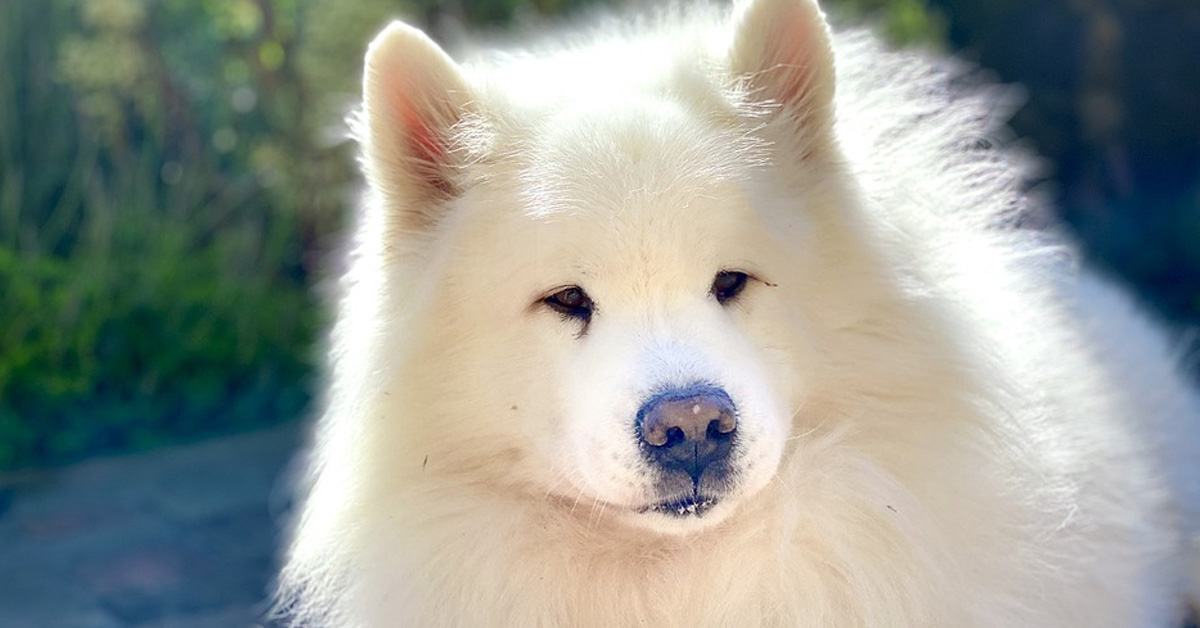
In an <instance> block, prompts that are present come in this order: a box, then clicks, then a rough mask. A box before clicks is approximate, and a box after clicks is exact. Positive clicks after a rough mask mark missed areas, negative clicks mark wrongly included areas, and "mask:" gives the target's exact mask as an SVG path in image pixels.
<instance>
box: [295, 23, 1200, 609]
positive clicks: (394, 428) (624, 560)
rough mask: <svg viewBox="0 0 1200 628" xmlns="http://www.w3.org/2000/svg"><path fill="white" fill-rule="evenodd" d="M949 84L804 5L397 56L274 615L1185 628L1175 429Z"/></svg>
mask: <svg viewBox="0 0 1200 628" xmlns="http://www.w3.org/2000/svg"><path fill="white" fill-rule="evenodd" d="M943 66H944V64H943ZM938 67H940V66H938V65H937V64H934V63H932V62H930V61H929V60H926V59H923V58H920V57H918V56H915V55H901V54H896V53H888V52H885V51H883V50H882V49H881V48H880V47H879V46H878V45H877V44H875V43H874V42H873V41H872V40H871V39H870V37H868V36H864V35H861V34H858V35H855V34H851V35H837V36H831V34H830V33H829V31H828V28H827V27H826V25H825V22H824V20H823V19H822V16H821V13H820V11H819V10H818V8H817V6H816V5H815V4H814V2H813V1H812V0H751V1H749V2H746V3H744V4H742V5H740V6H738V7H737V8H736V9H735V10H734V11H733V15H732V16H729V15H725V14H724V13H723V12H722V11H720V10H719V9H711V8H690V9H689V8H676V9H672V10H671V11H668V12H667V14H664V15H660V16H658V17H656V18H653V19H645V20H642V21H641V22H639V23H637V24H630V25H626V26H620V27H612V28H607V29H601V30H600V32H597V33H592V34H590V35H586V36H583V37H581V38H580V39H578V40H571V41H558V42H556V43H554V44H552V45H548V46H547V47H546V49H544V50H534V51H532V52H529V53H507V54H498V53H497V54H493V55H491V56H488V57H485V58H483V59H479V60H476V61H474V62H468V63H463V64H459V63H456V62H455V61H452V60H451V59H450V57H448V56H447V55H446V54H445V53H444V52H442V50H441V49H439V48H438V46H437V45H435V44H434V43H433V42H432V41H430V40H429V39H428V38H427V37H426V36H425V35H423V34H422V33H421V32H419V31H417V30H415V29H413V28H411V27H408V26H405V25H403V24H393V25H392V26H390V27H389V28H387V29H386V30H385V31H384V32H383V33H382V34H381V35H379V37H378V38H377V39H376V40H375V42H374V43H373V44H372V45H371V47H370V51H369V52H368V54H367V68H366V81H365V83H366V85H365V94H364V106H363V114H362V118H361V122H362V125H361V133H360V135H361V137H360V139H361V140H362V144H363V150H364V158H363V164H364V167H365V170H366V175H367V179H368V180H369V182H370V190H371V195H370V200H369V202H368V203H367V207H366V211H365V213H364V215H363V217H362V219H361V224H360V226H359V230H358V238H357V242H356V249H355V253H354V257H353V261H352V265H351V268H350V271H349V274H348V278H347V281H346V284H345V292H344V296H343V298H342V300H341V303H340V314H339V319H338V323H337V326H336V328H335V330H334V334H333V339H332V370H331V372H330V374H329V378H330V384H331V386H330V390H329V393H328V397H327V399H326V404H327V409H326V412H325V415H324V417H323V419H322V420H321V423H320V425H319V427H318V430H317V432H316V434H315V443H314V451H313V462H312V468H311V474H310V477H309V479H308V483H307V485H306V490H307V493H306V497H305V501H304V503H303V506H302V511H301V513H300V516H299V519H298V522H297V526H296V529H295V533H294V539H293V541H292V545H291V548H290V551H289V554H288V557H287V564H286V566H285V568H284V572H283V575H282V592H281V600H282V601H281V606H282V607H283V609H284V610H285V612H286V613H288V614H289V615H290V616H291V617H292V619H293V621H294V622H295V623H296V624H298V625H303V626H341V627H355V628H381V627H385V626H386V627H423V628H427V627H442V626H444V627H459V628H479V627H488V626H504V627H542V628H553V627H578V628H585V627H595V628H621V627H626V626H649V627H655V628H668V627H685V626H686V627H696V626H701V627H727V626H728V627H760V626H774V627H789V628H791V627H818V626H829V627H837V628H850V627H856V626H857V627H868V626H869V627H872V628H878V627H881V626H907V627H914V628H927V627H946V628H950V627H954V628H964V627H985V626H988V627H999V626H1004V627H1009V628H1031V627H1047V628H1050V627H1053V628H1070V627H1079V628H1098V627H1105V626H1111V627H1123V628H1133V627H1139V628H1144V627H1156V628H1175V627H1176V626H1177V625H1178V623H1179V622H1181V621H1182V618H1183V617H1184V613H1185V609H1186V605H1187V601H1186V600H1187V598H1188V595H1189V594H1192V595H1193V596H1194V594H1197V593H1200V587H1198V586H1197V581H1196V577H1197V576H1200V573H1198V572H1197V565H1200V562H1198V561H1197V559H1196V558H1195V556H1196V552H1195V550H1196V545H1197V538H1198V537H1197V536H1196V528H1195V527H1194V526H1193V524H1195V523H1197V521H1198V520H1200V516H1198V515H1200V468H1198V466H1197V460H1198V459H1200V456H1198V455H1197V453H1198V452H1200V449H1198V448H1200V438H1198V437H1197V436H1198V433H1200V404H1198V403H1197V400H1196V398H1195V397H1194V396H1193V394H1192V393H1191V392H1190V391H1189V390H1188V389H1187V388H1186V386H1185V385H1184V382H1183V380H1182V378H1181V377H1180V376H1179V375H1178V373H1177V372H1176V367H1175V365H1174V363H1173V355H1172V350H1171V349H1170V347H1169V346H1168V344H1167V342H1166V340H1164V339H1163V338H1162V337H1160V336H1159V335H1158V334H1157V333H1156V332H1155V331H1154V330H1153V329H1151V328H1150V327H1149V326H1148V325H1147V324H1146V323H1144V322H1143V321H1142V319H1140V318H1139V317H1138V316H1137V315H1136V313H1134V311H1133V309H1132V306H1131V305H1130V303H1129V302H1128V301H1127V299H1126V298H1124V297H1123V296H1122V295H1120V294H1118V293H1117V292H1116V291H1114V290H1113V289H1112V288H1111V287H1109V286H1107V285H1106V284H1104V283H1102V282H1099V281H1096V280H1094V279H1091V278H1088V277H1082V278H1080V277H1076V276H1074V274H1073V273H1072V272H1071V270H1070V268H1068V267H1067V264H1065V263H1063V262H1062V259H1061V258H1062V257H1063V256H1062V255H1061V254H1060V253H1061V249H1058V248H1056V247H1053V246H1051V245H1050V244H1048V243H1047V242H1046V240H1047V238H1046V237H1045V236H1044V235H1043V236H1037V237H1035V236H1034V235H1031V234H1030V233H1028V232H1023V231H1021V230H1019V229H1016V228H1012V227H1009V226H1006V225H1009V224H1011V223H1012V217H1013V215H1015V214H1018V213H1020V212H1021V211H1022V210H1023V207H1024V206H1025V205H1027V204H1028V201H1027V200H1026V199H1025V198H1023V197H1022V193H1021V188H1022V180H1023V178H1024V177H1025V175H1026V172H1027V168H1026V164H1025V162H1024V161H1022V159H1020V158H1019V157H1018V156H1015V155H1013V154H1012V153H1011V152H1010V151H1006V150H999V149H994V148H990V147H989V144H990V142H989V141H988V138H990V137H993V136H994V135H995V133H996V130H995V128H994V125H995V122H994V121H993V120H992V119H991V118H994V117H995V116H994V115H993V112H994V111H995V110H996V107H995V106H994V102H991V101H992V100H993V99H994V97H995V95H996V92H995V91H994V90H987V89H983V90H978V89H977V90H973V91H968V92H966V93H964V92H963V91H962V90H955V89H951V88H950V83H951V80H952V79H953V78H955V77H954V76H952V75H948V74H947V73H946V72H945V71H942V70H939V69H937V68H938ZM835 77H836V78H835Z"/></svg>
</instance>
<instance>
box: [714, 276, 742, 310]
mask: <svg viewBox="0 0 1200 628" xmlns="http://www.w3.org/2000/svg"><path fill="white" fill-rule="evenodd" d="M749 278H750V277H749V275H747V274H746V273H742V272H738V271H736V270H723V271H721V272H719V273H717V276H716V277H714V278H713V283H712V295H713V296H714V297H716V298H717V303H720V304H721V305H725V304H726V303H728V302H729V301H731V300H733V299H736V298H737V296H738V295H739V294H741V293H742V290H745V289H746V280H747V279H749Z"/></svg>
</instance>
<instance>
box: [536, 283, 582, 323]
mask: <svg viewBox="0 0 1200 628" xmlns="http://www.w3.org/2000/svg"><path fill="white" fill-rule="evenodd" d="M542 303H545V304H546V305H549V306H550V307H551V308H552V309H554V311H556V312H558V313H560V314H562V315H564V316H570V317H571V318H578V319H579V320H582V321H585V322H586V321H589V320H591V318H592V310H593V309H595V306H593V305H592V300H591V298H589V297H588V295H587V293H586V292H584V291H583V288H580V287H579V286H567V287H566V288H563V289H561V290H559V291H558V292H555V293H554V294H551V295H550V296H548V297H546V298H544V299H542Z"/></svg>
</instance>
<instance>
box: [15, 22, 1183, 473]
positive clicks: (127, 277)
mask: <svg viewBox="0 0 1200 628" xmlns="http://www.w3.org/2000/svg"><path fill="white" fill-rule="evenodd" d="M598 1H599V0H594V2H598ZM594 2H589V0H535V1H532V2H530V1H527V0H480V1H478V2H468V1H466V0H462V1H461V2H441V1H438V0H4V1H3V2H0V55H2V57H0V58H3V59H4V70H3V71H0V470H3V469H5V468H15V467H23V466H31V465H43V464H57V463H61V462H65V461H69V460H71V459H75V458H78V457H80V456H83V455H87V454H91V453H94V452H98V451H109V450H116V449H128V448H142V447H149V446H153V445H157V444H160V443H163V442H167V441H169V440H177V439H184V438H193V437H197V436H201V435H206V434H212V433H218V432H225V431H233V430H242V429H247V428H251V427H255V426H260V425H265V424H269V423H272V422H278V421H285V420H290V419H293V418H295V417H297V416H300V415H302V414H303V413H304V412H305V411H306V408H307V407H308V402H309V400H310V398H311V395H312V389H311V385H312V382H313V373H312V369H313V366H314V363H315V352H316V350H315V349H314V346H315V341H316V339H317V338H319V331H318V330H319V329H320V327H321V325H322V324H323V323H324V320H323V318H324V312H323V310H322V308H321V307H320V305H319V304H318V303H317V301H316V299H315V296H314V295H315V293H316V291H315V290H314V284H315V283H316V282H317V281H318V280H319V279H320V278H321V277H323V276H324V275H325V274H326V273H325V271H324V269H323V267H322V264H323V263H325V261H324V260H327V259H329V255H328V252H329V251H330V250H331V248H332V243H333V242H334V241H335V240H336V236H337V234H338V233H339V229H340V226H341V225H342V224H343V221H344V219H345V217H346V214H347V204H348V203H349V202H350V201H352V200H353V196H354V194H353V193H354V186H355V183H354V181H355V179H354V172H353V147H352V146H350V145H349V144H348V143H347V142H346V141H345V130H344V127H343V125H342V124H341V119H342V117H343V115H344V114H345V113H346V112H347V111H348V110H349V108H350V107H351V106H352V105H353V102H354V98H355V97H356V96H355V92H356V89H357V84H358V79H359V70H360V67H361V57H362V52H363V47H364V45H365V42H366V41H367V40H368V38H369V37H370V35H371V34H373V33H374V32H375V31H376V30H378V28H379V27H380V26H381V25H382V24H383V23H384V22H385V21H386V19H388V18H391V17H396V16H403V17H406V18H408V19H410V20H412V21H415V22H418V23H421V24H423V25H425V26H426V27H427V28H429V29H430V30H431V32H433V33H434V34H435V35H437V36H440V37H443V38H446V39H452V38H453V37H454V35H455V33H457V32H459V31H460V30H461V27H462V26H464V25H465V26H466V27H480V26H487V27H495V26H500V25H504V24H508V23H510V22H513V21H517V22H526V23H528V22H533V21H535V20H537V19H539V16H542V15H555V14H561V13H572V12H578V11H581V10H587V9H588V7H587V5H589V4H593V3H594ZM826 4H827V5H830V7H831V9H832V10H833V11H834V12H835V13H836V14H838V15H840V16H842V17H843V18H844V19H859V18H863V17H867V18H869V19H874V20H876V21H878V22H880V23H881V25H882V27H883V28H884V30H885V31H886V32H887V33H888V34H889V35H890V36H891V37H892V38H893V40H895V41H897V42H920V43H922V44H924V45H934V46H948V47H954V48H956V49H960V50H961V51H963V52H964V53H965V54H967V55H968V56H971V57H973V58H975V59H977V60H979V61H980V62H982V63H983V64H985V65H986V66H988V67H991V68H995V69H996V71H997V72H998V74H999V76H1000V77H1001V78H1004V79H1006V80H1009V81H1019V82H1024V83H1026V84H1028V85H1029V94H1030V99H1029V105H1028V106H1027V107H1025V108H1024V109H1023V110H1022V111H1021V113H1020V114H1019V115H1018V117H1017V119H1016V121H1015V123H1014V124H1015V125H1016V126H1017V130H1018V131H1019V132H1020V133H1022V134H1026V135H1031V136H1032V137H1034V139H1035V141H1036V142H1037V143H1038V145H1039V147H1040V148H1041V149H1042V150H1043V151H1044V152H1045V153H1046V154H1047V155H1049V156H1050V158H1051V161H1052V163H1053V164H1055V165H1056V170H1055V171H1054V174H1055V175H1056V180H1057V181H1059V182H1060V184H1059V185H1060V188H1059V189H1060V190H1061V194H1059V198H1060V199H1061V203H1060V207H1061V210H1062V213H1063V215H1064V216H1065V217H1067V218H1068V219H1069V220H1071V221H1072V222H1073V223H1074V224H1076V225H1077V226H1078V227H1079V228H1080V231H1081V233H1082V234H1083V235H1084V236H1086V237H1087V238H1088V240H1089V242H1091V243H1092V244H1093V246H1094V250H1095V251H1097V252H1098V257H1099V259H1100V260H1101V261H1102V262H1107V263H1110V264H1111V265H1113V266H1114V267H1116V268H1117V269H1119V270H1120V271H1121V272H1123V273H1124V274H1126V275H1127V276H1130V277H1132V278H1134V279H1137V280H1139V281H1140V282H1141V283H1142V284H1143V285H1144V286H1147V287H1148V288H1149V289H1150V290H1151V295H1152V297H1153V298H1155V299H1156V300H1157V301H1158V302H1159V303H1160V304H1162V305H1163V307H1164V309H1165V310H1166V311H1168V312H1169V313H1171V314H1172V315H1173V316H1174V317H1176V318H1179V319H1182V320H1188V319H1196V318H1200V316H1198V313H1200V281H1198V279H1197V277H1198V276H1200V273H1198V272H1197V271H1198V269H1200V246H1197V244H1198V243H1200V242H1198V238H1197V234H1200V122H1198V120H1200V115H1198V114H1200V100H1198V99H1200V71H1198V70H1197V68H1198V67H1200V64H1197V63H1195V60H1196V59H1200V4H1197V3H1195V2H1194V1H1192V0H1113V1H1111V2H1103V1H1101V0H1004V1H1003V2H1001V1H998V0H929V2H925V1H923V0H840V1H837V0H830V1H829V2H826ZM1146 242H1154V243H1155V245H1154V246H1146V244H1145V243H1146Z"/></svg>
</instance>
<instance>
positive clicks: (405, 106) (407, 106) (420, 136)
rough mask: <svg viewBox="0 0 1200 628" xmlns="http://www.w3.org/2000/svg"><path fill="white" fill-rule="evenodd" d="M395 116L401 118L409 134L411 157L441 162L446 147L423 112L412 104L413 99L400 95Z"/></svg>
mask: <svg viewBox="0 0 1200 628" xmlns="http://www.w3.org/2000/svg"><path fill="white" fill-rule="evenodd" d="M395 113H396V115H395V118H394V119H396V120H399V121H400V122H401V124H402V125H403V128H404V133H405V135H407V140H408V141H407V142H406V144H407V148H408V150H409V151H410V152H411V158H412V159H414V160H417V161H423V162H427V163H430V164H436V163H439V162H440V161H441V160H442V157H443V156H445V153H446V148H445V146H444V145H443V144H442V140H441V138H439V137H438V136H437V134H436V133H434V132H433V129H432V128H430V126H429V124H428V123H427V122H426V121H425V119H424V118H422V117H421V113H420V112H418V111H417V109H416V107H413V106H412V101H410V100H409V99H407V98H405V97H403V96H400V97H397V98H396V100H395Z"/></svg>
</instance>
